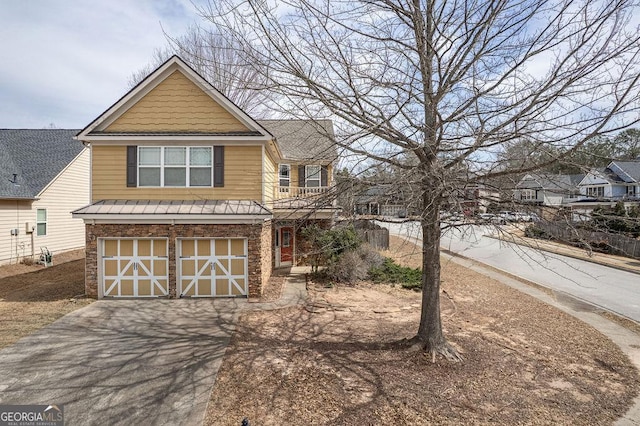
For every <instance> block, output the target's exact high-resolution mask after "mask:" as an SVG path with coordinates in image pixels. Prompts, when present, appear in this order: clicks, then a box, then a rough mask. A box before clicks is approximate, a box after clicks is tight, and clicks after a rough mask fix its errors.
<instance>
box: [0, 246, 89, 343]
mask: <svg viewBox="0 0 640 426" xmlns="http://www.w3.org/2000/svg"><path fill="white" fill-rule="evenodd" d="M54 262H55V264H54V266H51V267H48V268H45V267H43V266H41V265H23V264H17V265H5V266H1V267H0V348H2V347H5V346H8V345H10V344H12V343H15V342H16V341H17V340H19V339H20V338H22V337H24V336H27V335H29V334H31V333H33V332H34V331H36V330H38V329H40V328H42V327H44V326H45V325H47V324H50V323H51V322H53V321H55V320H57V319H58V318H60V317H62V316H64V315H66V314H67V313H69V312H71V311H74V310H76V309H78V308H81V307H83V306H85V305H87V304H89V303H91V302H92V300H90V299H83V298H81V299H77V298H75V296H78V295H82V294H84V251H83V250H78V251H75V252H69V253H64V254H60V255H56V256H54Z"/></svg>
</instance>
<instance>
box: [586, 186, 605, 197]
mask: <svg viewBox="0 0 640 426" xmlns="http://www.w3.org/2000/svg"><path fill="white" fill-rule="evenodd" d="M587 196H590V197H596V198H598V197H604V185H600V186H590V187H588V188H587Z"/></svg>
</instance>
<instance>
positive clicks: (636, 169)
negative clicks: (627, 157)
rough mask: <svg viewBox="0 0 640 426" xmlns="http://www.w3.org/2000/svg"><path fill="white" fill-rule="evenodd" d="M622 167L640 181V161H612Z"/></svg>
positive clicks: (631, 176)
mask: <svg viewBox="0 0 640 426" xmlns="http://www.w3.org/2000/svg"><path fill="white" fill-rule="evenodd" d="M612 163H613V164H616V165H617V166H618V167H620V168H621V169H622V170H623V171H624V172H625V173H626V174H627V175H628V176H629V177H630V178H632V179H633V180H634V181H636V182H640V161H638V160H635V161H633V160H631V161H612Z"/></svg>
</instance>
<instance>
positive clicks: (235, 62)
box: [129, 26, 275, 118]
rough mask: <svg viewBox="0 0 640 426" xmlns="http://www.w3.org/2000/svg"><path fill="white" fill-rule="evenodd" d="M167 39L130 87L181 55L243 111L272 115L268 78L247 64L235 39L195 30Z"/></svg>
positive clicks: (198, 29)
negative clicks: (267, 86) (175, 56)
mask: <svg viewBox="0 0 640 426" xmlns="http://www.w3.org/2000/svg"><path fill="white" fill-rule="evenodd" d="M166 37H167V45H166V46H164V47H162V48H157V49H156V50H155V51H154V52H153V57H152V59H151V62H150V63H149V64H148V65H147V66H145V67H144V68H142V69H140V70H138V71H136V72H134V73H133V74H132V75H131V76H130V77H129V86H130V87H133V86H135V85H136V84H138V83H139V82H140V81H142V80H143V79H144V78H145V77H146V76H147V75H149V74H150V73H151V72H152V71H153V70H155V69H156V68H157V67H159V66H160V65H161V64H162V63H164V62H165V61H166V60H167V59H169V58H170V57H171V56H173V55H178V56H180V57H181V58H182V59H183V60H185V61H186V62H187V63H188V64H189V65H190V66H191V67H192V68H193V69H195V70H196V71H197V72H198V73H199V74H200V75H202V76H203V77H204V78H205V79H206V80H207V81H208V82H209V83H211V84H212V85H213V86H214V87H215V88H216V89H218V90H220V91H221V92H222V93H224V94H225V96H227V97H228V98H229V99H231V100H232V101H233V102H234V103H235V104H236V105H238V106H239V107H240V108H242V109H243V110H244V111H246V112H248V113H252V114H255V115H257V116H260V117H262V118H264V117H266V116H268V115H269V113H271V111H272V109H271V108H269V104H270V102H271V98H272V97H273V96H274V95H275V93H273V92H270V91H267V90H264V88H265V86H266V82H267V80H266V78H265V76H264V75H263V73H262V72H259V71H258V70H257V69H256V68H255V67H253V66H251V65H250V64H247V63H246V62H245V60H246V59H247V58H248V57H247V56H245V55H242V54H241V46H240V45H238V44H236V43H235V42H234V41H233V40H232V39H230V38H228V37H225V36H224V35H223V34H221V33H219V32H216V31H209V30H206V29H204V28H201V27H195V26H194V27H190V28H189V29H188V30H187V32H186V33H185V34H184V35H182V36H180V37H176V38H171V37H169V36H168V35H167V36H166Z"/></svg>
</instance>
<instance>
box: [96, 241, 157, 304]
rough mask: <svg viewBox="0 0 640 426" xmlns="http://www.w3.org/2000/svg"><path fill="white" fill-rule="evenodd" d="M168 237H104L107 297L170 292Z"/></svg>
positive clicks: (105, 292) (143, 295)
mask: <svg viewBox="0 0 640 426" xmlns="http://www.w3.org/2000/svg"><path fill="white" fill-rule="evenodd" d="M167 243H168V241H167V240H166V239H118V240H115V239H114V240H111V239H105V240H102V283H101V285H102V295H103V297H159V296H167V295H168V294H169V277H168V271H169V268H168V261H169V257H168V255H167Z"/></svg>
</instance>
